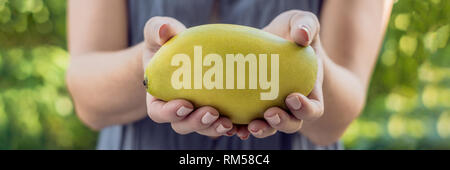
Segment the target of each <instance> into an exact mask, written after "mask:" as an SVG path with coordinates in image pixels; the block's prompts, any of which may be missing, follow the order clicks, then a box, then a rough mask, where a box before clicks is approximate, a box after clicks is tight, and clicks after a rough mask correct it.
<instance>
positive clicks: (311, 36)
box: [290, 12, 320, 46]
mask: <svg viewBox="0 0 450 170" xmlns="http://www.w3.org/2000/svg"><path fill="white" fill-rule="evenodd" d="M290 27H291V29H290V30H291V32H290V35H291V37H292V39H293V40H294V41H295V42H296V43H297V44H299V45H302V46H308V45H311V43H313V42H314V41H315V40H317V39H318V36H319V35H318V34H319V31H320V24H319V20H318V19H317V17H316V16H315V15H314V14H312V13H310V12H299V13H296V14H295V15H293V16H292V17H291V20H290Z"/></svg>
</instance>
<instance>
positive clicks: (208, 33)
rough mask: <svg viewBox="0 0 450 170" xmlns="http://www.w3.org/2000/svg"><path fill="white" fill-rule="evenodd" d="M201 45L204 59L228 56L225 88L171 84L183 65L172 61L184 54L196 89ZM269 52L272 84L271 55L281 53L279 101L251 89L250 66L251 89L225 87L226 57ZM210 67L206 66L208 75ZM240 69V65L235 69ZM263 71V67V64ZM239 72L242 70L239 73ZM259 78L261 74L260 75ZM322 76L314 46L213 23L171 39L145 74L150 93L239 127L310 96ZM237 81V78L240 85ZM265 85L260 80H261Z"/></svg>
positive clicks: (240, 27)
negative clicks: (292, 98)
mask: <svg viewBox="0 0 450 170" xmlns="http://www.w3.org/2000/svg"><path fill="white" fill-rule="evenodd" d="M198 45H201V46H202V48H203V51H202V57H203V59H204V58H205V56H206V55H207V54H210V53H217V54H219V55H221V56H222V60H223V69H224V70H223V73H224V75H223V76H224V80H223V81H224V86H223V87H224V89H212V90H207V89H206V88H204V87H203V89H180V90H176V89H174V88H173V87H172V85H171V77H172V74H173V72H174V71H175V70H177V69H178V68H179V67H175V66H171V60H172V57H173V56H174V55H176V54H180V53H184V54H187V55H189V56H190V58H191V87H192V88H193V87H194V67H195V66H194V46H198ZM237 53H241V54H243V55H247V54H249V53H253V54H255V55H256V56H257V60H258V61H259V58H258V55H259V54H267V55H268V57H267V59H268V64H267V65H268V69H269V70H268V71H267V74H268V76H269V77H268V80H270V74H271V73H270V65H271V64H270V57H269V56H270V54H279V81H280V82H279V83H280V84H279V88H280V89H279V95H278V98H276V99H275V100H260V93H261V92H268V91H270V90H269V89H268V90H262V89H260V88H259V83H258V89H248V86H249V85H248V64H247V65H246V76H245V77H246V79H247V80H246V89H225V87H226V86H225V83H226V79H225V73H226V57H225V56H226V54H237ZM208 68H210V67H206V66H204V67H203V74H202V76H203V75H204V73H205V72H206V71H207V70H208ZM235 69H236V66H235ZM258 69H259V66H258ZM235 74H236V72H235ZM258 76H259V74H258ZM316 77H317V58H316V55H315V53H314V50H313V49H312V48H311V47H309V46H308V47H300V46H298V45H296V44H295V43H293V42H290V41H288V40H285V39H283V38H281V37H278V36H276V35H273V34H271V33H267V32H264V31H262V30H259V29H256V28H252V27H247V26H240V25H230V24H208V25H201V26H196V27H192V28H190V29H187V30H185V31H184V32H182V33H180V34H179V35H177V36H175V37H173V38H172V39H170V40H169V41H168V42H167V43H166V44H164V45H163V46H162V47H161V48H160V49H159V50H158V52H157V53H156V54H155V55H154V56H153V58H152V59H151V60H150V62H149V64H148V66H147V68H146V73H145V81H146V83H147V91H148V92H149V93H150V94H151V95H153V96H154V97H156V98H158V99H161V100H165V101H170V100H173V99H186V100H188V101H191V102H192V103H193V104H194V105H195V107H200V106H212V107H214V108H216V109H217V110H218V111H219V113H220V114H221V115H222V116H226V117H228V118H230V120H231V121H232V122H233V123H234V124H248V123H250V121H252V120H254V119H258V118H263V114H264V111H265V110H266V109H268V108H270V107H273V106H278V107H282V108H284V109H287V107H286V106H285V102H284V101H285V98H286V97H287V96H288V95H289V94H290V93H292V92H299V93H302V94H304V95H308V94H309V93H310V92H311V91H312V89H313V87H314V84H315V81H316ZM236 81H237V78H236V76H235V87H236ZM258 82H259V77H258Z"/></svg>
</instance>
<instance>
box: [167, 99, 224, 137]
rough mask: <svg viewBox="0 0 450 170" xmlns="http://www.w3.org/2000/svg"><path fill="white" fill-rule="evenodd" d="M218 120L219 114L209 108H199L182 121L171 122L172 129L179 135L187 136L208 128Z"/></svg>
mask: <svg viewBox="0 0 450 170" xmlns="http://www.w3.org/2000/svg"><path fill="white" fill-rule="evenodd" d="M218 118H219V112H218V111H217V110H216V109H214V108H212V107H209V106H204V107H201V108H199V109H197V110H195V111H194V112H192V113H191V114H189V115H188V116H186V118H184V119H183V120H180V121H177V122H173V123H172V128H173V130H175V132H177V133H179V134H188V133H191V132H194V131H198V130H201V129H206V128H208V127H209V126H210V125H211V124H212V123H213V122H215V121H216V120H217V119H218Z"/></svg>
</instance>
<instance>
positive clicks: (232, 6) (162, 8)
mask: <svg viewBox="0 0 450 170" xmlns="http://www.w3.org/2000/svg"><path fill="white" fill-rule="evenodd" d="M214 2H215V1H213V0H195V1H194V0H192V1H191V0H189V1H187V0H130V1H128V17H129V34H128V35H129V46H132V45H135V44H137V43H139V42H142V40H143V34H142V32H143V28H144V24H145V23H146V21H147V20H148V19H149V18H151V17H153V16H170V17H173V18H176V19H177V20H179V21H180V22H181V23H183V24H185V25H186V27H192V26H196V25H202V24H207V23H210V22H211V17H210V16H211V14H212V11H213V6H214ZM217 3H218V4H219V5H218V8H216V9H217V10H218V12H216V14H217V15H216V16H217V17H216V18H217V19H216V22H219V23H229V24H239V25H247V26H252V27H256V28H262V27H264V26H266V25H267V24H269V23H270V21H271V20H272V19H273V18H275V17H276V16H277V15H279V14H280V13H282V12H284V11H287V10H290V9H300V10H306V11H311V12H313V13H315V14H316V15H319V14H320V9H321V6H322V1H320V0H264V1H263V0H245V1H244V0H221V1H218V2H217ZM97 149H102V150H103V149H107V150H110V149H113V150H115V149H187V150H191V149H220V150H226V149H232V150H248V149H264V150H280V149H281V150H289V149H342V145H341V143H340V142H338V143H335V144H332V145H330V146H325V147H319V146H316V145H314V144H313V143H312V142H311V141H309V140H308V139H307V138H306V137H305V136H303V135H301V134H298V133H297V134H284V133H281V132H279V133H277V134H275V135H273V136H270V137H267V138H264V139H257V138H254V137H252V136H250V138H249V139H248V140H246V141H242V140H240V139H239V138H238V137H237V136H233V137H226V136H223V137H219V138H217V139H212V138H209V137H206V136H202V135H199V134H196V133H191V134H188V135H179V134H177V133H175V132H174V131H173V130H172V128H171V126H170V124H158V123H155V122H153V121H152V120H151V119H149V118H145V119H142V120H140V121H137V122H134V123H130V124H127V125H116V126H111V127H107V128H105V129H103V130H102V131H101V132H100V136H99V141H98V146H97Z"/></svg>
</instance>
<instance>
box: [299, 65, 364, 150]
mask: <svg viewBox="0 0 450 170" xmlns="http://www.w3.org/2000/svg"><path fill="white" fill-rule="evenodd" d="M323 64H324V81H323V95H324V105H325V110H324V114H323V116H322V117H321V118H319V119H318V120H315V121H313V122H304V124H303V127H302V129H301V132H302V133H303V134H304V135H306V136H307V137H308V138H309V139H310V140H312V141H313V142H315V143H317V144H320V145H328V144H330V143H332V142H335V141H337V140H339V138H340V137H341V135H342V134H343V133H344V131H345V129H346V128H347V126H348V125H349V124H350V123H351V122H352V121H353V120H354V119H355V118H356V117H357V116H358V115H359V114H360V112H361V110H362V109H363V107H364V103H365V94H366V92H365V87H364V85H363V84H362V83H361V81H360V80H359V79H358V78H357V76H355V75H354V74H353V73H352V72H350V71H348V70H347V69H345V68H343V67H341V66H339V65H337V64H336V63H334V62H333V61H331V60H330V59H329V58H324V59H323Z"/></svg>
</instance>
